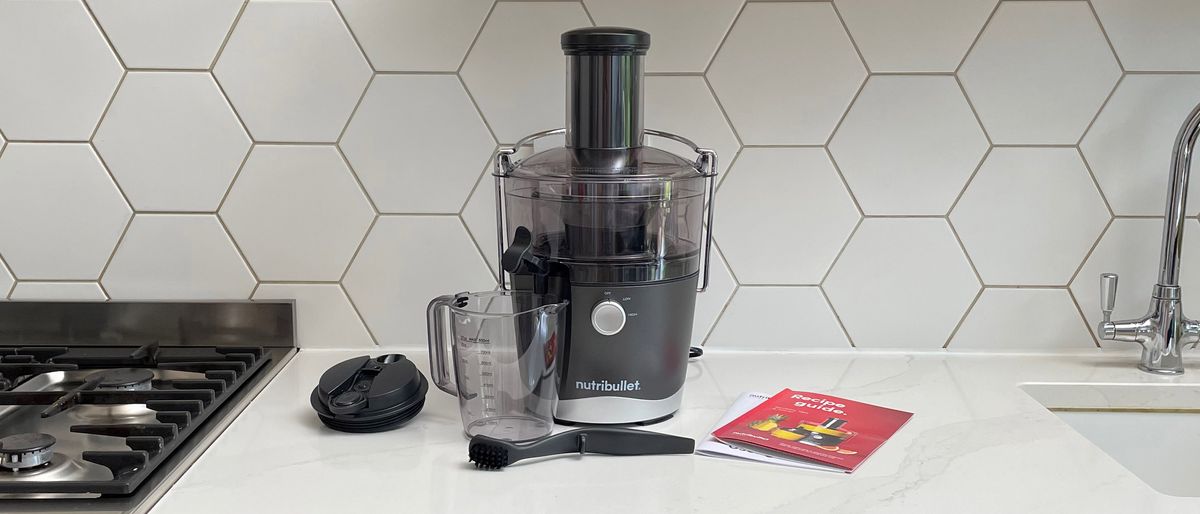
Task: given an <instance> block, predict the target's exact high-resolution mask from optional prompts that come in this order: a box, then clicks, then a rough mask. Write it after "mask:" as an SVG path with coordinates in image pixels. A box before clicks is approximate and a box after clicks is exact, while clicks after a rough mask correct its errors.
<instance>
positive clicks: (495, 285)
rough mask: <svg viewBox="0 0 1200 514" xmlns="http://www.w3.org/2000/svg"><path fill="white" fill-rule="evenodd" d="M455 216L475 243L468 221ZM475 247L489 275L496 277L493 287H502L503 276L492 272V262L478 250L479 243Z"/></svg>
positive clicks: (477, 255)
mask: <svg viewBox="0 0 1200 514" xmlns="http://www.w3.org/2000/svg"><path fill="white" fill-rule="evenodd" d="M454 218H455V220H457V221H458V225H459V227H461V228H462V231H463V233H464V234H466V236H467V239H470V240H471V242H472V243H474V242H475V238H474V237H473V236H472V235H471V230H470V229H468V228H467V223H466V222H465V221H463V219H462V216H458V215H455V216H454ZM475 249H476V250H477V251H476V252H475V253H476V257H479V261H480V263H482V264H483V269H485V270H488V276H490V277H492V278H495V279H496V282H495V283H493V284H492V288H493V289H494V288H497V287H500V285H501V284H500V279H501V278H503V277H499V276H496V275H493V274H492V269H491V267H492V264H491V263H489V262H488V260H487V258H486V257H484V256H483V252H481V251H478V250H479V245H478V244H475Z"/></svg>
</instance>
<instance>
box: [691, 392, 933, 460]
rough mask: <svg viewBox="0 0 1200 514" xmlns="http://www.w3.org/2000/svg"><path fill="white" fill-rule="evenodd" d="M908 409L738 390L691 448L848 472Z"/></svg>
mask: <svg viewBox="0 0 1200 514" xmlns="http://www.w3.org/2000/svg"><path fill="white" fill-rule="evenodd" d="M911 417H912V413H910V412H904V411H899V410H895V409H889V408H886V407H880V406H878V405H871V404H868V403H861V402H856V401H852V400H847V399H844V398H838V397H836V396H829V395H825V394H816V393H808V392H803V391H793V390H791V389H784V390H783V391H780V392H779V393H777V394H776V395H774V396H771V397H770V398H767V397H766V396H765V395H763V394H761V393H746V394H743V395H742V396H741V397H740V398H738V401H737V402H735V403H734V404H733V406H732V407H730V409H729V411H727V412H726V413H725V417H724V418H722V420H721V422H720V423H719V424H718V427H719V428H717V429H716V430H713V432H712V434H711V437H709V438H708V439H707V440H705V441H703V442H701V443H700V445H699V447H697V453H700V454H704V455H712V456H726V457H734V458H740V459H746V460H754V461H759V462H768V463H773V464H781V465H785V466H792V467H800V468H807V469H820V470H827V471H838V472H842V473H851V472H853V471H854V470H855V469H857V468H858V466H859V465H860V464H862V463H863V461H865V460H866V459H867V457H869V456H870V455H871V454H872V453H874V452H875V450H876V449H878V448H879V447H880V446H882V445H883V443H884V442H885V441H887V440H888V439H889V438H891V437H892V435H893V434H895V433H896V431H897V430H899V429H900V427H902V426H904V424H905V423H907V422H908V420H909V418H911Z"/></svg>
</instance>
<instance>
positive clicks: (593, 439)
mask: <svg viewBox="0 0 1200 514" xmlns="http://www.w3.org/2000/svg"><path fill="white" fill-rule="evenodd" d="M695 449H696V441H693V440H692V439H688V438H686V437H679V436H673V435H667V434H660V433H657V432H647V431H644V430H633V429H630V428H580V429H576V430H569V431H567V432H563V433H561V434H557V435H552V436H549V437H543V438H541V439H538V440H535V441H531V442H528V443H513V442H511V441H504V440H501V439H496V438H494V437H488V436H486V435H477V436H474V437H472V438H471V443H470V446H468V448H467V457H468V458H469V459H470V460H471V462H474V463H475V467H477V468H479V469H493V470H494V469H500V468H503V467H505V466H508V465H510V464H513V463H515V462H517V461H521V460H525V459H531V458H534V457H545V456H547V455H558V454H562V453H578V454H580V455H582V454H584V453H602V454H605V455H668V454H679V453H692V452H693V451H694V450H695Z"/></svg>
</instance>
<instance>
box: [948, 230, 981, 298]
mask: <svg viewBox="0 0 1200 514" xmlns="http://www.w3.org/2000/svg"><path fill="white" fill-rule="evenodd" d="M946 226H947V227H949V228H950V233H951V234H952V235H954V241H955V242H956V243H958V249H959V251H961V252H962V253H963V257H966V258H967V266H970V267H971V272H972V273H974V274H975V280H978V281H979V285H980V286H981V287H982V286H983V285H985V284H987V282H985V281H984V280H983V275H981V274H980V273H979V268H978V267H976V266H975V261H974V260H973V259H971V252H968V251H967V245H965V244H963V240H962V237H961V236H959V235H958V229H957V228H955V227H954V223H952V222H950V219H949V218H946Z"/></svg>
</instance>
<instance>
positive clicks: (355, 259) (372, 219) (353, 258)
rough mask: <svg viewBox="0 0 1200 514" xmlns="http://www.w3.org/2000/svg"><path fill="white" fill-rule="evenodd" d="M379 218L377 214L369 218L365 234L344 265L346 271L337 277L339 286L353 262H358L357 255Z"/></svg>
mask: <svg viewBox="0 0 1200 514" xmlns="http://www.w3.org/2000/svg"><path fill="white" fill-rule="evenodd" d="M381 218H382V216H380V215H379V214H376V215H375V217H374V218H371V224H370V225H367V230H366V232H363V236H362V239H360V240H359V241H358V245H357V246H355V247H354V253H352V254H350V261H349V262H347V263H346V269H344V270H342V276H340V277H338V279H337V282H338V283H339V284H341V283H342V282H343V281H345V280H346V275H348V274H350V268H352V267H354V261H357V260H358V254H359V253H360V252H362V249H363V246H365V245H366V244H367V238H369V237H371V232H373V231H374V230H375V225H376V224H378V223H379V220H380V219H381ZM347 296H349V295H347Z"/></svg>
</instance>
